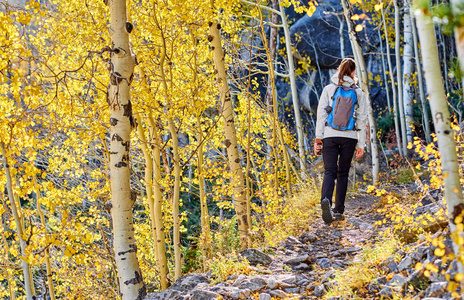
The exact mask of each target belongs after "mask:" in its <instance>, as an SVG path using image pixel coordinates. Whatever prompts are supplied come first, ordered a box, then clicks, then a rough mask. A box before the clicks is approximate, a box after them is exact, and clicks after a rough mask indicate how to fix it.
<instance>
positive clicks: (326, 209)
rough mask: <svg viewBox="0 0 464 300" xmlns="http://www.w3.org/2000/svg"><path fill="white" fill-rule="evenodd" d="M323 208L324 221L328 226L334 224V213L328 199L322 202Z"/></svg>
mask: <svg viewBox="0 0 464 300" xmlns="http://www.w3.org/2000/svg"><path fill="white" fill-rule="evenodd" d="M321 207H322V220H324V222H325V223H326V224H330V223H332V221H333V219H332V212H331V211H330V201H329V199H327V198H324V199H322V201H321Z"/></svg>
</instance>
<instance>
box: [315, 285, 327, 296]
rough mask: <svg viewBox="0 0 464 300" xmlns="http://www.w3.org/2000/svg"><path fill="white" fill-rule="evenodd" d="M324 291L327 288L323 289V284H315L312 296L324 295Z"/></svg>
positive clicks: (325, 291)
mask: <svg viewBox="0 0 464 300" xmlns="http://www.w3.org/2000/svg"><path fill="white" fill-rule="evenodd" d="M325 293H327V290H326V289H325V286H324V285H323V284H320V285H318V286H316V288H315V289H314V296H316V297H318V298H320V297H322V296H324V295H325Z"/></svg>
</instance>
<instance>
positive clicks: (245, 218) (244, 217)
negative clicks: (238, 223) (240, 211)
mask: <svg viewBox="0 0 464 300" xmlns="http://www.w3.org/2000/svg"><path fill="white" fill-rule="evenodd" d="M242 219H243V224H245V226H247V227H248V220H247V216H246V215H243V216H242Z"/></svg>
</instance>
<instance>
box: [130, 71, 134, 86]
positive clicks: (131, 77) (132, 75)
mask: <svg viewBox="0 0 464 300" xmlns="http://www.w3.org/2000/svg"><path fill="white" fill-rule="evenodd" d="M132 80H134V73H132V74H131V76H129V85H131V83H132Z"/></svg>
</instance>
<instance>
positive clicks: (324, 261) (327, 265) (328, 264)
mask: <svg viewBox="0 0 464 300" xmlns="http://www.w3.org/2000/svg"><path fill="white" fill-rule="evenodd" d="M316 263H317V264H318V265H319V267H321V268H330V267H331V266H332V262H331V261H330V260H329V259H328V258H321V259H318V260H317V261H316Z"/></svg>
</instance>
